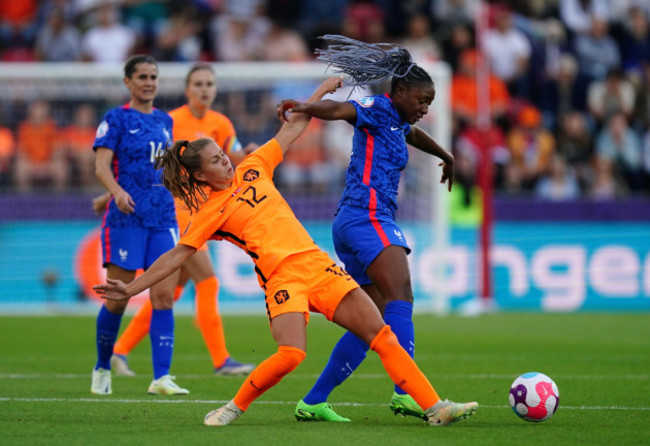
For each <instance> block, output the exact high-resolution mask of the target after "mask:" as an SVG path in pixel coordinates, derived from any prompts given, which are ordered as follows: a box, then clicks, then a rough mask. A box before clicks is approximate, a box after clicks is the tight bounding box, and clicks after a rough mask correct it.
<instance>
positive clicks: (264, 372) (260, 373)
mask: <svg viewBox="0 0 650 446" xmlns="http://www.w3.org/2000/svg"><path fill="white" fill-rule="evenodd" d="M305 356H307V353H305V352H304V351H302V350H300V349H299V348H296V347H289V346H287V345H281V346H280V347H279V348H278V351H277V352H276V353H274V354H273V355H271V356H269V357H268V358H266V359H265V360H264V361H262V363H261V364H260V365H258V366H257V367H256V368H255V370H253V371H252V372H251V374H250V375H248V378H246V381H245V382H244V384H242V386H241V387H240V388H239V391H237V395H235V398H233V401H234V402H235V404H236V405H237V407H239V408H240V409H241V410H246V409H248V406H250V405H251V403H252V402H253V401H255V399H257V398H258V397H259V396H260V395H262V394H263V393H264V392H266V391H267V390H269V389H270V388H271V387H273V386H274V385H276V384H277V383H279V382H280V380H281V379H282V378H284V377H285V375H287V374H288V373H289V372H291V371H292V370H294V369H295V368H296V367H298V364H300V363H301V362H302V361H303V359H305ZM407 356H408V355H407Z"/></svg>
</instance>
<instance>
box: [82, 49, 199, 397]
mask: <svg viewBox="0 0 650 446" xmlns="http://www.w3.org/2000/svg"><path fill="white" fill-rule="evenodd" d="M124 84H125V85H126V87H127V88H128V89H129V91H130V93H131V99H130V101H129V103H128V104H126V105H124V106H123V107H119V108H114V109H111V110H109V111H108V112H107V113H106V115H105V116H104V119H103V121H102V122H101V124H100V125H99V127H98V128H97V135H96V137H95V144H94V150H95V151H96V163H95V168H96V174H97V177H98V178H99V180H100V181H101V182H102V184H103V185H104V187H105V188H106V190H108V192H110V194H111V196H112V197H113V198H112V199H111V200H110V202H109V203H108V206H107V210H106V213H105V215H104V219H103V222H102V251H103V256H104V266H105V267H106V268H107V277H108V278H111V279H119V280H121V281H123V282H125V283H129V282H131V281H132V280H133V279H134V277H135V272H136V270H137V269H139V268H144V269H146V268H148V267H149V266H151V264H152V263H153V262H154V261H155V260H156V259H157V258H158V257H159V256H160V255H161V254H163V253H165V252H167V251H168V250H170V249H172V248H173V247H174V246H175V245H176V242H177V241H178V238H179V234H178V225H177V223H176V213H175V208H174V200H173V198H172V195H171V193H170V192H169V191H168V190H167V189H165V187H164V186H163V185H162V182H161V178H160V171H158V170H156V169H155V168H154V161H155V159H156V157H157V156H158V155H159V154H160V153H162V151H163V150H165V147H166V145H167V144H168V142H169V141H170V140H171V137H172V119H171V117H170V116H169V115H168V114H167V113H164V112H162V111H160V110H157V109H155V108H154V107H153V101H154V98H155V97H156V92H157V90H158V65H157V63H156V60H155V59H154V58H153V57H150V56H146V55H136V56H133V57H131V58H130V59H129V60H128V61H127V62H126V64H125V66H124ZM177 282H178V275H177V274H172V275H171V276H170V277H168V278H166V279H165V280H163V281H161V282H160V283H158V284H157V285H155V286H152V287H151V290H150V298H151V303H152V306H153V315H152V318H151V328H150V338H151V355H152V361H153V372H154V380H153V381H152V383H151V385H150V386H149V393H151V394H165V395H185V394H188V393H189V392H188V390H187V389H183V388H181V387H179V386H178V385H177V384H176V383H175V382H174V381H173V378H172V377H171V376H170V375H169V369H170V366H171V360H172V352H173V348H174V317H173V313H172V304H173V297H174V287H175V286H176V284H177ZM127 303H128V300H127V301H123V302H113V301H105V302H104V305H103V306H102V308H101V310H100V312H99V316H98V317H97V334H96V336H97V363H96V365H95V367H94V369H93V373H92V385H91V389H90V391H91V393H94V394H99V395H108V394H111V393H112V389H111V371H110V359H111V355H112V354H113V345H114V344H115V339H116V338H117V333H118V331H119V328H120V322H121V319H122V314H123V313H124V310H125V309H126V305H127Z"/></svg>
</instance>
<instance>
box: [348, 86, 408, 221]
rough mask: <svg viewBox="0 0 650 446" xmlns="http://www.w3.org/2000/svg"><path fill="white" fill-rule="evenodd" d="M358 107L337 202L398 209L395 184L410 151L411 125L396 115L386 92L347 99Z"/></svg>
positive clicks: (397, 183) (363, 206)
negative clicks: (347, 164)
mask: <svg viewBox="0 0 650 446" xmlns="http://www.w3.org/2000/svg"><path fill="white" fill-rule="evenodd" d="M350 103H351V104H352V105H354V107H355V108H356V109H357V122H356V123H354V137H353V139H352V156H351V158H350V164H349V166H348V169H347V171H346V174H345V189H344V190H343V196H342V197H341V201H340V203H339V207H340V206H342V205H344V204H349V205H352V206H357V207H362V208H365V209H374V210H378V211H383V212H388V213H389V214H390V215H391V216H394V214H395V210H396V209H397V187H398V186H399V180H400V176H401V174H402V170H404V168H405V167H406V163H407V162H408V158H409V154H408V149H407V148H406V135H407V134H408V132H410V131H411V126H410V125H409V124H408V123H407V122H405V121H403V120H402V118H400V116H399V115H398V114H397V110H396V109H395V106H394V105H393V101H392V100H391V99H390V97H389V96H388V95H380V96H367V97H365V98H363V99H359V100H354V101H350Z"/></svg>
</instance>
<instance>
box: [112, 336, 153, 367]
mask: <svg viewBox="0 0 650 446" xmlns="http://www.w3.org/2000/svg"><path fill="white" fill-rule="evenodd" d="M147 331H149V330H147ZM111 370H113V372H115V374H116V375H117V376H135V372H134V371H133V370H131V368H130V367H129V362H128V360H127V358H126V355H118V354H117V353H113V356H111Z"/></svg>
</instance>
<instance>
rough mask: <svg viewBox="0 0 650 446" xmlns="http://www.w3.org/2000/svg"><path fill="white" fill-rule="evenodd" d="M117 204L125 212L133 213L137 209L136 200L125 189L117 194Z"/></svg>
mask: <svg viewBox="0 0 650 446" xmlns="http://www.w3.org/2000/svg"><path fill="white" fill-rule="evenodd" d="M115 205H116V206H117V208H118V209H119V210H120V211H121V212H122V213H123V214H131V213H133V211H135V201H133V198H131V195H129V193H128V192H127V191H125V190H122V191H120V192H119V193H117V194H115Z"/></svg>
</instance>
